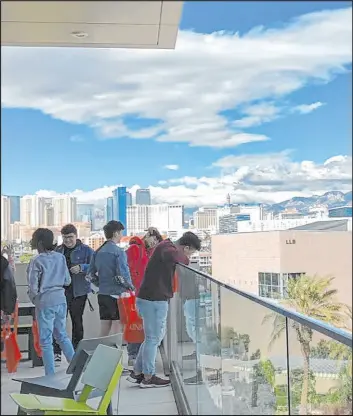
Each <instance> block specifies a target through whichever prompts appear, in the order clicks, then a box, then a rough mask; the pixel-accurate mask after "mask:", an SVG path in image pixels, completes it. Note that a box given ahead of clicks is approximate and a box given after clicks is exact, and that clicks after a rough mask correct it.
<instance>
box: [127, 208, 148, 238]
mask: <svg viewBox="0 0 353 416" xmlns="http://www.w3.org/2000/svg"><path fill="white" fill-rule="evenodd" d="M150 207H151V205H130V206H128V207H127V229H128V234H129V235H136V234H140V233H143V232H144V231H145V230H146V229H147V228H148V227H149V226H150V224H151V212H150V211H151V209H150Z"/></svg>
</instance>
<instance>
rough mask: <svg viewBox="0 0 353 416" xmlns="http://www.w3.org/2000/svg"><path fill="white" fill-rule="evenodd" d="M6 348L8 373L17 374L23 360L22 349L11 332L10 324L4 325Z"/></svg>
mask: <svg viewBox="0 0 353 416" xmlns="http://www.w3.org/2000/svg"><path fill="white" fill-rule="evenodd" d="M3 331H4V347H5V351H6V367H7V371H8V373H15V372H16V370H17V366H18V363H19V362H20V360H21V358H22V354H21V351H20V347H19V345H18V342H17V336H16V334H15V333H14V332H12V331H11V326H10V323H9V322H6V323H5V325H4V329H3Z"/></svg>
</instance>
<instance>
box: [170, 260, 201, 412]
mask: <svg viewBox="0 0 353 416" xmlns="http://www.w3.org/2000/svg"><path fill="white" fill-rule="evenodd" d="M177 279H178V293H177V294H176V295H175V296H176V299H177V303H176V305H175V313H176V314H177V316H178V325H177V337H178V346H177V360H178V361H177V367H178V371H179V377H180V382H181V383H182V386H183V389H184V394H185V397H186V400H187V403H188V407H189V410H190V412H191V414H193V415H197V414H198V403H199V400H198V391H197V382H198V378H197V377H198V363H197V353H196V341H197V330H198V328H197V326H198V319H197V315H198V313H199V312H198V297H199V290H198V275H197V273H196V272H195V271H193V270H190V269H186V268H182V267H178V269H177Z"/></svg>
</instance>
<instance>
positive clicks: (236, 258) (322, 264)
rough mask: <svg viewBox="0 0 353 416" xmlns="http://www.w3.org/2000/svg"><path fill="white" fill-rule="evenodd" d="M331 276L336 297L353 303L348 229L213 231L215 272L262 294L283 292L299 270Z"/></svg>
mask: <svg viewBox="0 0 353 416" xmlns="http://www.w3.org/2000/svg"><path fill="white" fill-rule="evenodd" d="M301 273H306V274H307V275H315V274H316V275H319V276H334V277H335V280H334V282H333V284H334V286H335V287H336V288H337V289H338V294H339V299H340V301H341V302H344V303H346V304H348V305H352V233H351V232H350V231H306V230H285V231H269V232H253V233H238V234H229V235H215V236H212V274H213V276H214V277H215V278H216V279H218V280H220V281H223V282H226V283H228V284H230V285H234V286H235V287H237V288H238V289H240V290H244V291H246V292H250V293H254V294H256V295H261V296H265V297H275V296H273V295H274V294H279V295H283V293H284V292H285V288H286V281H287V280H288V279H290V278H291V277H295V276H297V275H298V274H301Z"/></svg>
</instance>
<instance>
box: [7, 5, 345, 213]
mask: <svg viewBox="0 0 353 416" xmlns="http://www.w3.org/2000/svg"><path fill="white" fill-rule="evenodd" d="M254 7H255V3H252V2H228V3H226V2H209V3H206V2H190V3H186V4H185V6H184V12H183V18H182V22H181V30H180V33H179V37H178V42H177V47H176V50H175V51H162V50H160V51H153V50H151V51H139V50H128V49H121V50H82V49H66V48H62V49H60V50H58V49H55V48H53V49H50V48H49V49H40V48H39V49H36V48H4V51H3V60H2V75H3V76H2V88H3V94H2V141H3V143H2V144H3V149H2V150H3V153H4V154H5V155H6V158H4V161H3V172H2V182H3V186H2V188H3V189H2V191H3V193H4V194H11V195H23V194H34V193H35V192H36V191H39V195H42V196H51V195H53V194H55V193H63V192H71V193H72V194H74V195H75V196H77V197H78V200H79V201H80V202H82V203H95V202H97V201H102V200H105V199H106V198H107V197H108V196H109V195H110V194H111V192H112V189H114V188H116V187H117V186H119V185H124V186H127V188H129V189H131V188H132V189H133V190H136V188H137V187H138V186H139V187H141V188H150V189H151V194H152V195H153V197H154V201H155V202H156V203H159V202H166V203H170V204H183V205H184V206H186V207H192V206H203V205H210V204H215V203H216V204H217V203H219V201H224V198H225V195H226V194H227V193H231V194H232V197H233V198H235V199H236V200H237V202H249V201H258V202H261V203H267V202H279V201H282V200H286V199H288V198H291V197H292V196H295V195H296V196H307V195H313V194H320V193H321V194H322V193H324V192H325V191H328V190H341V191H349V190H350V189H351V178H352V174H351V168H352V157H351V149H350V144H349V143H350V140H349V138H350V137H351V132H350V123H349V119H350V118H349V111H350V110H349V108H348V105H347V103H348V102H349V100H350V96H349V91H350V85H351V61H352V59H351V58H352V52H351V32H352V21H351V19H352V18H351V7H350V3H349V2H316V3H314V2H301V3H300V2H289V3H284V2H280V3H273V4H272V3H268V2H257V3H256V10H257V12H256V13H254V12H253V11H254ZM210 15H212V19H209V16H210ZM190 28H192V29H193V30H190ZM337 45H340V47H339V48H338V47H337ZM259 51H262V52H261V53H260V54H259ZM313 51H315V53H313ZM68 54H70V56H71V54H72V58H73V59H75V62H76V63H77V67H78V68H81V67H82V68H85V71H80V70H78V71H77V73H76V72H73V71H72V70H71V65H70V64H69V62H70V60H69V59H67V57H68V56H69V55H68ZM215 57H217V59H215ZM36 62H43V65H41V66H40V67H39V68H38V66H37V65H36V64H35V63H36ZM32 63H33V64H32ZM52 65H55V67H56V68H58V66H59V69H60V71H58V70H56V71H53V70H52ZM67 65H69V66H67ZM102 67H104V68H105V75H104V77H97V73H99V69H100V68H102ZM205 69H208V70H207V71H205ZM83 72H84V73H85V76H84V79H83V78H82V76H81V75H82V73H83ZM160 73H161V74H165V76H164V75H163V76H162V77H160V76H159V75H158V74H160ZM48 77H50V79H49V78H48ZM82 83H84V84H82ZM54 85H55V88H53V87H52V86H54ZM83 85H90V86H91V88H88V89H86V88H83ZM81 87H82V88H81ZM18 91H21V93H20V94H19V93H18ZM49 96H50V97H51V100H49V101H50V102H49V101H48V99H47V98H48V97H49ZM63 97H65V99H63ZM117 102H118V103H124V106H122V105H120V104H119V105H116V103H117ZM87 103H89V105H88V106H87ZM112 103H114V104H112ZM19 120H21V123H19V122H18V121H19ZM48 137H50V142H51V143H53V145H51V146H47V140H48ZM108 139H109V140H108ZM24 146H25V147H26V152H23V153H22V154H20V153H19V152H18V149H22V148H24ZM122 148H123V149H124V151H123V152H122V151H121V149H122ZM13 160H16V162H17V166H16V175H14V174H13V172H14V170H13V163H12V161H13ZM10 162H11V163H10ZM78 163H79V164H80V166H82V167H83V169H80V172H82V173H81V174H80V173H78V172H75V174H74V175H73V174H72V169H71V170H70V169H61V170H60V174H54V173H55V171H56V169H53V166H56V167H59V166H60V164H62V165H67V166H72V167H74V166H76V165H77V164H78ZM29 165H30V166H31V168H30V169H29ZM85 166H94V167H98V168H97V169H96V168H95V170H94V174H88V173H87V169H88V168H85ZM100 166H102V167H103V166H104V169H100V168H99V167H100ZM117 166H118V169H117ZM117 171H118V172H119V173H118V174H117V173H116V172H117ZM43 172H45V173H44V174H43ZM51 173H52V174H51ZM88 176H89V180H87V177H88ZM18 177H21V180H20V181H18V180H17V178H18ZM115 178H116V179H115ZM75 190H76V191H75ZM80 190H81V191H80Z"/></svg>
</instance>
